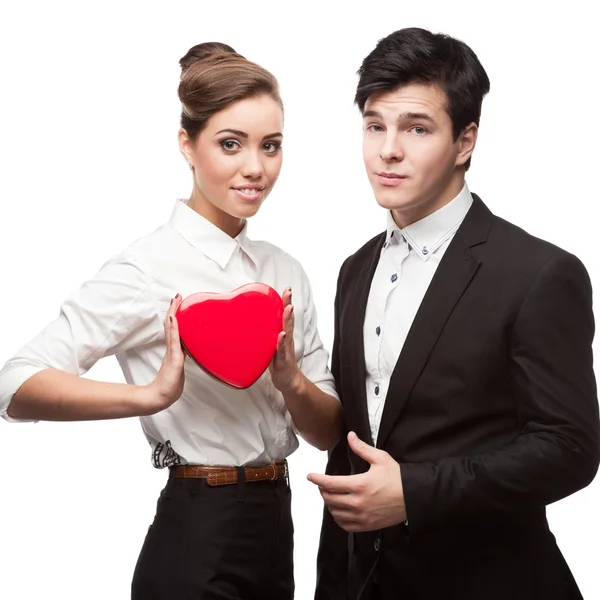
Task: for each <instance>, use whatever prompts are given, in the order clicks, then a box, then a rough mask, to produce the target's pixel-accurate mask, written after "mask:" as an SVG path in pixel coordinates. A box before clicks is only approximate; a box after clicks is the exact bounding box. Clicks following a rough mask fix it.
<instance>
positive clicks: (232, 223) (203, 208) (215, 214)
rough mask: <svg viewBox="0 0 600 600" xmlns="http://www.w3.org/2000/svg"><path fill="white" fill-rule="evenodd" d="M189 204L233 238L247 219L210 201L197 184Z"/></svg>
mask: <svg viewBox="0 0 600 600" xmlns="http://www.w3.org/2000/svg"><path fill="white" fill-rule="evenodd" d="M187 205H188V206H189V207H190V208H191V209H192V210H194V211H195V212H197V213H198V214H199V215H202V216H203V217H204V218H205V219H206V220H207V221H210V222H211V223H212V224H213V225H215V226H216V227H218V228H219V229H220V230H221V231H223V232H225V233H226V234H227V235H228V236H229V237H231V238H234V237H236V236H237V235H238V234H239V233H240V231H242V229H243V228H244V225H245V223H246V219H240V218H238V217H234V216H232V215H230V214H228V213H226V212H225V211H223V210H221V209H220V208H217V207H216V206H215V205H214V204H212V203H211V202H208V201H207V200H206V199H205V198H204V197H203V196H202V194H200V192H199V191H197V190H196V187H195V186H194V191H193V192H192V195H191V196H190V199H189V201H188V203H187Z"/></svg>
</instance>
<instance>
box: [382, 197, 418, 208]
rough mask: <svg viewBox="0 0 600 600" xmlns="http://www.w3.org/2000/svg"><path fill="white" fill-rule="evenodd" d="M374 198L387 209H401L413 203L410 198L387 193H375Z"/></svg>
mask: <svg viewBox="0 0 600 600" xmlns="http://www.w3.org/2000/svg"><path fill="white" fill-rule="evenodd" d="M375 200H376V201H377V204H379V206H381V207H382V208H385V209H387V210H402V209H406V208H410V207H411V206H412V205H413V204H414V201H413V199H412V198H398V197H396V198H394V197H392V196H391V195H388V194H376V195H375Z"/></svg>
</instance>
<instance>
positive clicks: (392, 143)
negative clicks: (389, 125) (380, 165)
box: [379, 130, 404, 162]
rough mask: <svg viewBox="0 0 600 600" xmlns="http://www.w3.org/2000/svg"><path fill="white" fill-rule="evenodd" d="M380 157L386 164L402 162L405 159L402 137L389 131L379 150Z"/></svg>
mask: <svg viewBox="0 0 600 600" xmlns="http://www.w3.org/2000/svg"><path fill="white" fill-rule="evenodd" d="M379 156H380V157H381V160H383V161H385V162H400V161H401V160H402V159H403V158H404V150H403V148H402V144H401V142H400V136H399V135H396V132H395V131H391V130H390V131H387V133H386V135H385V139H384V140H383V144H382V146H381V148H380V150H379Z"/></svg>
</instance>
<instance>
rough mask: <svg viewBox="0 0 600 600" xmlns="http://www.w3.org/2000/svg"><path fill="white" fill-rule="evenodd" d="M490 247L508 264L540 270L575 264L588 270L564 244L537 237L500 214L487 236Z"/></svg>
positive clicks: (578, 268) (494, 218) (580, 268)
mask: <svg viewBox="0 0 600 600" xmlns="http://www.w3.org/2000/svg"><path fill="white" fill-rule="evenodd" d="M488 242H489V244H490V249H491V251H493V252H495V253H497V254H498V255H499V256H501V257H502V262H503V263H504V264H506V265H507V266H509V267H510V266H511V265H514V267H515V268H518V269H527V270H532V271H534V272H538V271H540V270H542V269H544V270H547V269H553V268H575V269H576V270H578V271H580V270H583V271H585V267H584V266H583V263H582V262H581V260H580V259H579V258H578V257H577V256H575V255H574V254H572V253H571V252H568V251H567V250H565V249H564V248H561V247H560V246H557V245H556V244H553V243H552V242H549V241H547V240H544V239H542V238H539V237H536V236H534V235H532V234H531V233H529V232H528V231H525V230H524V229H522V228H521V227H518V226H517V225H515V224H514V223H510V222H509V221H506V220H505V219H502V218H501V217H497V216H494V217H493V224H492V228H491V230H490V236H489V240H488Z"/></svg>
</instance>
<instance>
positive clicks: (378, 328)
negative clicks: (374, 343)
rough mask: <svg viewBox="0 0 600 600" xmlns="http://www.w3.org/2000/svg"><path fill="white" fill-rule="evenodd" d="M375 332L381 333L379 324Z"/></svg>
mask: <svg viewBox="0 0 600 600" xmlns="http://www.w3.org/2000/svg"><path fill="white" fill-rule="evenodd" d="M375 333H376V334H377V335H379V334H380V333H381V327H379V325H377V329H376V330H375Z"/></svg>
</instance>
